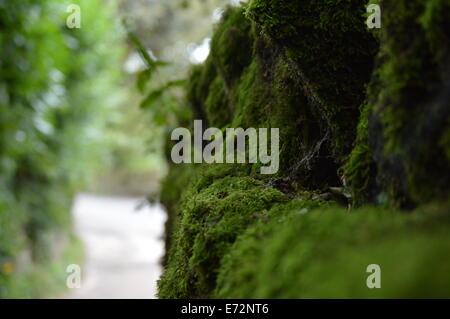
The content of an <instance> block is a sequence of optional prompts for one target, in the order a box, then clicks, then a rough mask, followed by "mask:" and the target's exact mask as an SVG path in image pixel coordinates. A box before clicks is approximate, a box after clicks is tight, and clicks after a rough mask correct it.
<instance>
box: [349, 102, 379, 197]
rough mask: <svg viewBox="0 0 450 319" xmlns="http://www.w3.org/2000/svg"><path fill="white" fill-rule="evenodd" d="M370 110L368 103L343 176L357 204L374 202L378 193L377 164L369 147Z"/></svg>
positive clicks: (362, 114)
mask: <svg viewBox="0 0 450 319" xmlns="http://www.w3.org/2000/svg"><path fill="white" fill-rule="evenodd" d="M369 112H370V105H369V104H366V105H365V106H364V108H363V111H362V113H361V119H360V121H359V124H358V129H357V132H358V133H357V139H356V141H355V148H354V149H353V151H352V153H351V154H350V156H349V159H348V160H347V162H346V164H345V165H344V167H343V174H344V176H343V178H344V180H345V182H346V186H348V187H349V188H350V189H351V193H352V199H353V204H355V205H361V204H364V203H367V202H373V201H374V197H375V195H376V193H375V191H374V190H375V189H376V181H375V178H376V173H377V172H376V165H375V162H374V159H373V156H372V152H371V150H370V147H369V131H368V125H369Z"/></svg>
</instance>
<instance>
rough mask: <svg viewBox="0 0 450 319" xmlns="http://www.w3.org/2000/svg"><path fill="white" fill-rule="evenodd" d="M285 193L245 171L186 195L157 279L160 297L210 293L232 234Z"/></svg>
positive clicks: (239, 230) (262, 213) (241, 230)
mask: <svg viewBox="0 0 450 319" xmlns="http://www.w3.org/2000/svg"><path fill="white" fill-rule="evenodd" d="M286 200H287V198H286V197H285V196H284V195H283V194H282V193H280V192H279V191H277V190H274V189H272V188H266V187H265V185H264V183H262V182H260V181H257V180H255V179H252V178H249V177H230V176H229V177H224V178H221V179H218V180H216V181H214V182H213V183H212V184H211V185H209V186H208V187H205V188H203V189H202V190H201V191H199V192H196V191H195V188H194V189H192V190H191V191H188V192H187V193H186V194H185V195H184V199H183V201H182V207H183V209H182V215H181V216H180V224H179V226H178V230H177V232H176V234H175V239H174V240H175V242H174V246H173V248H172V249H171V251H170V255H169V263H168V267H167V268H166V270H165V273H164V275H163V276H162V278H161V280H160V281H159V297H161V298H182V297H184V298H186V297H208V296H209V295H210V293H211V291H212V290H213V289H214V287H215V280H216V272H217V270H218V268H219V266H220V261H221V258H222V257H223V256H224V254H225V253H226V252H227V250H228V249H229V248H230V246H231V245H232V243H233V242H234V240H235V239H236V237H237V236H238V235H239V234H240V233H242V232H243V231H244V230H245V228H246V227H248V225H250V224H251V223H253V222H254V221H255V220H256V219H257V218H264V217H265V216H267V210H268V209H269V208H270V207H271V206H272V205H273V204H274V203H280V202H285V201H286Z"/></svg>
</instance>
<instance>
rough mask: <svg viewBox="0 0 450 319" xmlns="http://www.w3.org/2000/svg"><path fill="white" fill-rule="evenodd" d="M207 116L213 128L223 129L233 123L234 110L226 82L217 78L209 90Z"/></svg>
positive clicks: (206, 105)
mask: <svg viewBox="0 0 450 319" xmlns="http://www.w3.org/2000/svg"><path fill="white" fill-rule="evenodd" d="M205 110H206V115H207V118H208V120H209V123H210V125H211V126H212V127H218V128H223V127H225V126H227V125H229V124H230V123H231V121H232V110H231V108H230V105H229V99H228V95H227V93H226V87H225V82H224V81H223V79H222V78H221V77H216V78H215V79H214V81H213V82H212V83H211V86H210V88H209V95H208V97H207V99H206V101H205Z"/></svg>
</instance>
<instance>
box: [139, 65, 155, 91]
mask: <svg viewBox="0 0 450 319" xmlns="http://www.w3.org/2000/svg"><path fill="white" fill-rule="evenodd" d="M152 73H153V72H152V70H150V69H147V70H143V71H140V72H139V73H138V75H137V87H138V89H139V91H140V92H141V93H142V92H144V91H145V89H146V87H147V83H148V82H149V81H150V79H151V77H152Z"/></svg>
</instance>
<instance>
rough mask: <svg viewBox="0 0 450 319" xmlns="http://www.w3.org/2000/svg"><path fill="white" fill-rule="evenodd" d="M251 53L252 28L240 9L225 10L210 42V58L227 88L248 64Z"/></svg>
mask: <svg viewBox="0 0 450 319" xmlns="http://www.w3.org/2000/svg"><path fill="white" fill-rule="evenodd" d="M252 51H253V32H252V27H251V24H250V22H249V21H248V20H247V19H246V18H245V17H244V15H243V14H242V9H240V8H228V9H226V10H225V12H224V14H223V17H222V23H220V24H219V25H218V27H217V29H216V30H215V32H214V36H213V38H212V40H211V56H212V58H213V59H214V61H215V63H216V66H217V69H218V71H219V73H220V75H221V76H222V77H223V79H224V80H225V83H226V84H227V85H228V87H231V85H232V83H233V81H235V80H236V79H238V78H239V76H240V74H241V72H242V70H243V69H244V68H245V67H246V66H247V65H249V64H250V62H251V57H252Z"/></svg>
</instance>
